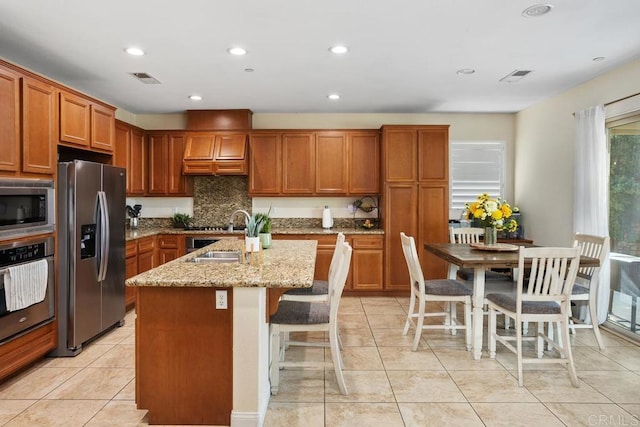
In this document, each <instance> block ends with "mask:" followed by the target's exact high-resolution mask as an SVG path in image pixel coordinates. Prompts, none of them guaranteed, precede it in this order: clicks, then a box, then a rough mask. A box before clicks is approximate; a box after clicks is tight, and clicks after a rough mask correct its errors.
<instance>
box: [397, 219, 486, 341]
mask: <svg viewBox="0 0 640 427" xmlns="http://www.w3.org/2000/svg"><path fill="white" fill-rule="evenodd" d="M400 239H401V243H402V252H403V253H404V258H405V261H406V263H407V268H408V269H409V279H410V280H411V283H410V286H411V299H410V303H409V312H408V314H407V320H406V322H405V325H404V329H403V331H402V335H407V333H408V332H409V328H410V327H411V326H412V325H413V326H414V327H415V330H416V331H415V335H414V338H413V346H412V350H413V351H416V350H417V349H418V345H419V344H420V337H421V336H422V331H423V330H424V329H451V330H452V333H453V332H454V331H455V330H457V329H464V330H465V344H466V348H467V351H470V350H471V295H472V294H473V288H469V286H467V285H466V284H464V283H462V282H460V281H458V280H452V279H431V280H425V279H424V275H423V274H422V267H421V266H420V260H419V259H418V252H417V251H416V243H415V240H414V238H413V237H411V236H407V235H406V234H404V233H403V232H401V233H400ZM433 301H435V302H444V303H445V305H446V307H452V306H453V307H455V305H454V304H446V303H452V302H454V303H455V302H461V303H464V324H463V325H460V324H459V323H458V321H457V318H456V317H455V316H452V315H451V311H450V309H446V308H445V311H442V312H428V311H427V302H433ZM416 302H417V307H416ZM428 316H444V317H445V322H444V324H439V325H425V324H424V319H425V317H428ZM414 319H417V321H416V322H414Z"/></svg>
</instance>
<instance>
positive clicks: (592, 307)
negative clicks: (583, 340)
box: [589, 298, 604, 350]
mask: <svg viewBox="0 0 640 427" xmlns="http://www.w3.org/2000/svg"><path fill="white" fill-rule="evenodd" d="M589 316H591V327H592V328H593V335H595V337H596V342H597V343H598V347H600V350H604V341H602V335H600V327H599V326H598V310H597V307H596V300H595V298H590V299H589Z"/></svg>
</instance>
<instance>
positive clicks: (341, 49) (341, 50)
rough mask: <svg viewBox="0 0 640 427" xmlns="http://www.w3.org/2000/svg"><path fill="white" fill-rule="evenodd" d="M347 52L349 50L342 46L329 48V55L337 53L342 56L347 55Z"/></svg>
mask: <svg viewBox="0 0 640 427" xmlns="http://www.w3.org/2000/svg"><path fill="white" fill-rule="evenodd" d="M348 51H349V48H348V47H346V46H343V45H340V44H338V45H335V46H331V47H330V48H329V52H331V53H337V54H338V55H342V54H343V53H347V52H348Z"/></svg>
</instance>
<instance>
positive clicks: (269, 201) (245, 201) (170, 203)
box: [127, 176, 377, 228]
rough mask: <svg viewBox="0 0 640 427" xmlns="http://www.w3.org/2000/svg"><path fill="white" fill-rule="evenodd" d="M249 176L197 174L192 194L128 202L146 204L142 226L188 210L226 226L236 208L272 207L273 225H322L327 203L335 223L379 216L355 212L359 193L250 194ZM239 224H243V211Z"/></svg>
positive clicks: (204, 221)
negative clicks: (323, 212)
mask: <svg viewBox="0 0 640 427" xmlns="http://www.w3.org/2000/svg"><path fill="white" fill-rule="evenodd" d="M248 185H249V180H248V177H246V176H196V177H194V188H193V192H194V194H193V198H190V197H182V198H160V197H156V198H151V197H147V198H135V199H133V198H131V199H130V198H127V203H128V204H135V203H140V204H142V205H143V208H142V218H141V219H140V226H141V227H148V226H150V227H158V226H165V225H166V226H171V220H170V217H171V216H172V215H173V214H174V213H176V212H180V213H188V214H189V215H191V216H192V217H193V222H192V225H194V226H225V225H226V224H227V223H228V221H229V215H231V213H232V212H233V211H235V210H237V209H244V210H246V211H247V212H249V213H252V212H267V211H269V210H271V217H272V224H273V227H274V228H309V227H310V228H320V227H321V226H322V220H321V217H322V209H323V208H324V206H328V207H329V208H330V209H331V213H332V215H333V218H334V227H340V228H343V227H346V228H348V227H355V222H356V220H357V219H361V218H376V217H377V212H376V211H375V210H374V211H373V212H371V213H365V212H362V211H357V212H355V214H354V212H353V209H352V204H353V202H354V200H356V199H357V197H254V198H251V197H249V195H248ZM235 222H236V224H244V221H243V219H242V216H241V215H237V216H236V218H235Z"/></svg>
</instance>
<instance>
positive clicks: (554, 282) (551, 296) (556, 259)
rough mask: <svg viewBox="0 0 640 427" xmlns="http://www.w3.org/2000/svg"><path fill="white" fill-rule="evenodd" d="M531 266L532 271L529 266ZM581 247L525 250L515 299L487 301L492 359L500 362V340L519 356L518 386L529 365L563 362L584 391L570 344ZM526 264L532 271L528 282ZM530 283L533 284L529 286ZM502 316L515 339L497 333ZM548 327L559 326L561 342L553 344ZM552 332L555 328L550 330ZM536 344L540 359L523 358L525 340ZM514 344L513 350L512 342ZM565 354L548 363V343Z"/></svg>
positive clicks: (503, 296)
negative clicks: (530, 328)
mask: <svg viewBox="0 0 640 427" xmlns="http://www.w3.org/2000/svg"><path fill="white" fill-rule="evenodd" d="M529 263H530V267H529V266H528V265H527V264H529ZM579 263H580V248H577V247H574V248H549V247H536V248H524V247H523V248H520V252H519V257H518V268H519V270H520V274H518V286H517V287H516V294H515V295H506V294H501V293H496V294H488V295H487V296H486V301H487V305H488V308H489V324H488V329H489V357H490V358H495V357H496V342H497V341H500V343H501V344H503V345H504V346H505V347H506V348H508V349H509V350H510V351H512V352H514V353H515V354H516V357H517V364H518V384H519V385H520V386H522V385H523V384H524V380H523V364H525V363H561V364H565V365H567V368H568V370H569V377H570V378H571V383H572V384H573V386H574V387H579V383H578V377H577V375H576V369H575V365H574V363H573V355H572V352H571V343H570V341H569V313H570V311H571V290H572V288H573V285H574V282H575V279H576V275H577V273H578V265H579ZM525 265H527V267H528V268H529V269H528V270H527V271H528V277H527V278H526V279H525V277H524V276H525V273H524V272H525V269H524V268H525ZM525 280H527V281H528V283H527V286H526V287H525V286H524V283H525ZM498 313H502V314H504V315H505V316H509V317H510V318H512V319H513V320H514V324H515V326H514V327H515V330H516V335H515V336H513V335H506V334H505V335H500V334H498V332H497V320H496V315H497V314H498ZM524 322H532V323H536V324H537V325H538V331H537V334H536V336H527V337H525V336H524V334H523V330H522V328H523V323H524ZM545 323H552V324H557V325H558V329H559V331H560V334H561V336H562V340H559V341H558V342H556V341H554V340H553V339H552V338H550V337H549V336H548V335H546V334H545V331H544V327H541V326H542V325H544V324H545ZM550 329H551V330H553V328H550ZM527 340H535V341H536V348H537V354H536V357H524V356H523V341H527ZM513 341H515V343H516V346H515V347H514V346H513V344H511V342H513ZM545 342H546V343H547V344H549V345H550V346H552V347H553V348H555V349H556V350H558V351H559V352H560V357H559V358H543V357H542V355H543V354H542V350H543V348H544V343H545Z"/></svg>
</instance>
